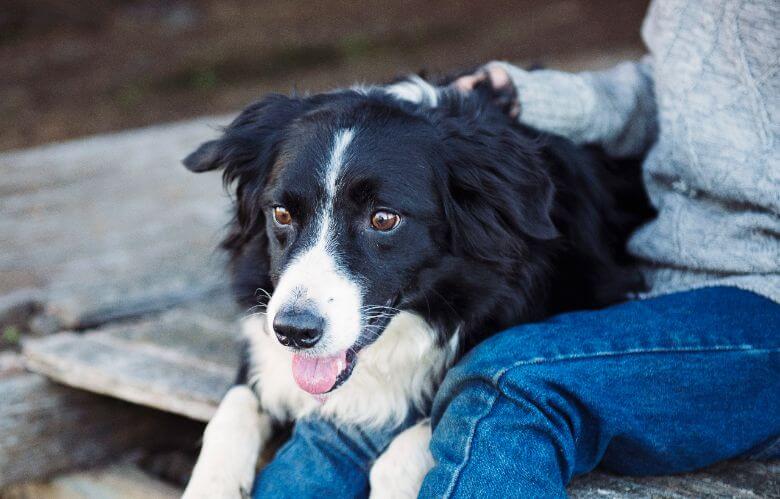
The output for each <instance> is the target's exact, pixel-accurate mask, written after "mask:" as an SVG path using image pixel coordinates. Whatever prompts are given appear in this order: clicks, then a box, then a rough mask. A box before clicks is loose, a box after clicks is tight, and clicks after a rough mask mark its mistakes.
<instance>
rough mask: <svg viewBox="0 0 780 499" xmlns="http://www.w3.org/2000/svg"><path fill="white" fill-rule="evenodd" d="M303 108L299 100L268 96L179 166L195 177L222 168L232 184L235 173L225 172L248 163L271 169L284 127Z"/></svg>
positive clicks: (253, 105)
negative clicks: (182, 166)
mask: <svg viewBox="0 0 780 499" xmlns="http://www.w3.org/2000/svg"><path fill="white" fill-rule="evenodd" d="M304 107H305V101H304V100H302V99H299V98H290V97H287V96H284V95H278V94H272V95H269V96H268V97H266V98H264V99H263V100H261V101H259V102H256V103H254V104H252V105H250V106H249V107H247V108H246V109H244V110H243V111H242V112H241V114H239V115H238V117H237V118H236V119H235V120H233V122H232V123H230V124H229V125H228V126H227V127H226V128H225V129H224V133H223V134H222V137H220V138H218V139H216V140H210V141H208V142H205V143H203V144H201V146H200V147H198V149H196V150H195V151H194V152H192V153H191V154H190V155H189V156H187V157H186V158H184V159H183V160H182V163H184V166H186V167H187V169H188V170H190V171H192V172H195V173H201V172H205V171H210V170H216V169H220V168H224V169H225V177H226V178H225V179H226V180H233V179H234V178H235V173H236V172H230V171H228V169H235V168H238V169H241V168H242V167H245V166H247V165H248V164H250V163H251V164H252V165H253V167H254V168H259V169H264V168H267V167H270V165H271V162H272V161H273V159H274V156H275V154H276V150H277V148H278V145H279V143H280V142H281V139H282V134H283V133H284V130H285V129H286V126H287V125H288V124H289V123H290V122H291V121H292V120H293V119H295V118H296V117H297V116H299V115H300V114H302V113H303V111H304Z"/></svg>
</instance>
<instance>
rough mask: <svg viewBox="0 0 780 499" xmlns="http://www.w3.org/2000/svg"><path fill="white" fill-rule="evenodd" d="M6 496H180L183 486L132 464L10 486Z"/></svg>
mask: <svg viewBox="0 0 780 499" xmlns="http://www.w3.org/2000/svg"><path fill="white" fill-rule="evenodd" d="M2 497H3V498H4V499H40V498H46V499H150V498H151V499H176V498H179V497H181V490H179V489H177V488H176V487H172V486H170V485H168V484H166V483H164V482H161V481H160V480H156V479H155V478H153V477H151V476H149V475H148V474H146V473H144V472H142V471H141V470H139V469H138V468H136V467H135V466H133V465H131V464H117V465H111V466H107V467H105V468H97V469H92V470H88V471H79V472H74V473H68V474H66V475H62V476H58V477H56V478H54V479H52V480H50V481H47V482H32V483H25V484H19V485H16V486H12V487H9V488H8V489H7V490H4V491H3V493H2Z"/></svg>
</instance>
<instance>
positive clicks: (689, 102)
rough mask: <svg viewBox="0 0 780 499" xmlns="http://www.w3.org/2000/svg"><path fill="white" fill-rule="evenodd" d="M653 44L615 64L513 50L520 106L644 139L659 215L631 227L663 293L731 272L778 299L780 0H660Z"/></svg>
mask: <svg viewBox="0 0 780 499" xmlns="http://www.w3.org/2000/svg"><path fill="white" fill-rule="evenodd" d="M642 36H643V38H644V40H645V43H646V45H647V47H648V49H649V55H648V56H647V57H645V58H644V59H643V60H642V61H641V62H637V63H624V64H621V65H619V66H617V67H615V68H613V69H611V70H607V71H603V72H591V73H580V74H571V73H564V72H560V71H546V70H545V71H534V72H526V71H523V70H521V69H519V68H517V67H514V66H511V65H509V64H506V63H502V64H503V65H504V67H505V69H507V71H509V73H510V77H511V78H512V80H513V83H514V84H515V86H516V87H517V90H518V95H519V99H520V109H521V114H520V118H519V119H520V120H521V121H522V122H524V123H527V124H528V125H531V126H533V127H535V128H538V129H541V130H547V131H550V132H555V133H558V134H561V135H564V136H566V137H568V138H570V139H572V140H574V141H575V142H578V143H599V144H601V145H602V146H603V147H605V148H606V150H607V151H608V152H610V153H612V154H614V155H617V156H628V155H637V154H644V153H646V154H647V155H646V157H645V158H646V159H645V161H644V181H645V185H646V187H647V190H648V193H649V195H650V199H651V200H652V203H653V204H654V205H655V207H656V208H657V209H658V212H659V213H658V217H657V218H656V219H655V220H653V221H652V222H650V223H648V224H646V225H644V226H643V227H641V228H640V229H639V230H637V231H636V233H635V234H634V235H633V237H631V239H630V241H629V251H630V252H631V253H632V254H634V255H635V256H637V257H639V258H640V259H641V261H642V262H644V264H643V268H644V270H645V273H646V277H647V279H648V281H649V283H650V285H651V289H652V294H662V293H670V292H674V291H679V290H684V289H691V288H696V287H702V286H716V285H730V286H737V287H740V288H743V289H747V290H751V291H754V292H756V293H759V294H762V295H764V296H767V297H769V298H771V299H772V300H774V301H775V302H780V1H778V0H752V1H750V0H747V1H737V0H701V1H696V2H691V1H687V0H656V1H654V2H653V3H652V4H651V6H650V9H649V11H648V14H647V17H646V18H645V21H644V24H643V26H642Z"/></svg>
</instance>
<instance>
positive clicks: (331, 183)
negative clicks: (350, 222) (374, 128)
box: [266, 129, 362, 355]
mask: <svg viewBox="0 0 780 499" xmlns="http://www.w3.org/2000/svg"><path fill="white" fill-rule="evenodd" d="M354 136H355V132H354V130H353V129H342V130H339V131H337V132H336V134H335V135H334V138H333V143H332V146H331V150H330V154H329V157H328V160H327V161H325V162H324V171H322V173H321V175H322V177H323V182H324V187H325V197H324V199H323V200H322V203H321V204H320V206H319V207H318V208H317V212H316V213H315V215H314V219H313V220H312V224H314V226H315V230H316V236H315V237H314V239H313V241H314V242H313V244H312V245H311V246H310V247H308V248H306V249H305V250H303V251H302V252H301V253H299V254H298V255H297V256H295V257H294V258H293V260H292V261H291V262H290V264H289V265H288V267H287V268H286V269H285V270H284V271H283V272H282V275H281V278H280V279H279V284H278V285H277V286H276V289H275V290H274V294H273V296H272V297H271V300H270V302H269V303H268V313H267V316H266V317H267V320H268V327H269V328H270V329H271V330H273V320H274V317H276V313H277V312H278V311H279V309H280V308H281V307H283V306H285V305H288V306H292V305H293V304H294V302H295V301H297V300H301V301H311V302H313V304H314V306H315V307H316V309H315V310H314V312H315V313H317V314H319V315H321V316H322V317H323V318H324V319H325V323H326V326H325V332H324V334H323V337H322V340H320V343H319V344H318V345H317V346H315V347H314V348H312V349H310V352H311V353H312V354H313V355H328V354H332V353H335V352H338V351H341V350H344V349H346V348H349V347H351V346H352V345H353V344H354V343H355V341H357V338H358V336H359V335H360V330H361V320H360V306H361V304H362V294H361V290H360V286H359V284H358V282H357V280H356V279H354V278H351V277H350V276H349V274H348V272H347V270H346V269H344V268H343V267H342V266H341V265H340V264H339V262H338V259H337V258H336V255H335V252H336V249H337V248H336V247H335V244H334V243H335V241H334V234H333V229H334V223H333V203H334V199H335V197H336V191H337V186H338V180H339V177H340V175H341V172H342V170H343V167H344V163H345V161H346V160H347V158H348V149H349V145H350V143H351V142H352V139H353V138H354Z"/></svg>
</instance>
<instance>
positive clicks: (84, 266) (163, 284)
mask: <svg viewBox="0 0 780 499" xmlns="http://www.w3.org/2000/svg"><path fill="white" fill-rule="evenodd" d="M226 121H227V118H225V117H216V118H207V119H202V120H195V121H191V122H186V123H178V124H172V125H164V126H155V127H150V128H146V129H143V130H136V131H130V132H123V133H119V134H111V135H104V136H99V137H94V138H89V139H85V140H79V141H74V142H69V143H63V144H54V145H50V146H45V147H39V148H35V149H31V150H27V151H19V152H12V153H5V154H0V176H1V177H2V178H3V182H2V185H0V302H2V300H1V299H2V297H3V296H4V295H6V294H9V293H12V292H14V291H17V293H18V290H20V289H23V290H26V291H25V292H26V295H25V296H26V297H27V298H26V299H27V301H28V302H30V303H34V304H39V303H42V304H43V307H44V311H45V313H47V314H48V315H49V316H51V317H54V318H55V319H56V321H55V323H54V325H53V326H50V327H49V328H50V329H57V328H88V327H93V326H95V325H98V324H99V323H101V322H105V321H108V320H113V319H116V318H123V317H127V316H137V315H141V314H144V313H147V312H149V311H159V310H161V309H163V308H166V307H171V306H176V305H178V304H179V303H182V302H186V301H190V300H192V299H197V298H199V297H202V296H204V295H206V294H208V293H210V292H213V291H214V290H215V289H220V288H222V287H223V286H224V272H223V270H222V259H221V255H220V254H219V253H218V252H215V251H214V248H215V247H216V245H217V243H218V241H219V238H220V234H221V231H222V227H223V225H224V223H225V222H226V221H227V217H228V211H227V205H228V198H227V196H226V195H225V194H224V192H223V189H222V186H221V183H220V181H219V178H218V175H193V174H192V173H190V172H188V171H186V169H185V168H184V167H183V166H181V164H180V163H179V160H180V159H181V158H182V157H184V156H185V155H186V154H187V153H188V152H189V151H191V150H192V149H194V148H195V147H196V146H197V145H198V144H199V143H200V142H201V141H203V140H206V139H208V138H211V137H213V136H215V135H216V131H215V130H214V128H215V125H217V124H222V123H225V122H226ZM22 298H24V297H22ZM6 301H8V300H6ZM16 302H19V300H18V299H16V300H15V301H14V300H11V303H10V304H9V305H8V306H5V307H4V308H12V307H13V306H14V305H15V303H16ZM23 302H24V300H22V302H19V303H21V304H22V305H23V304H24V303H23ZM0 308H2V307H0ZM0 311H1V310H0Z"/></svg>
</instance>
